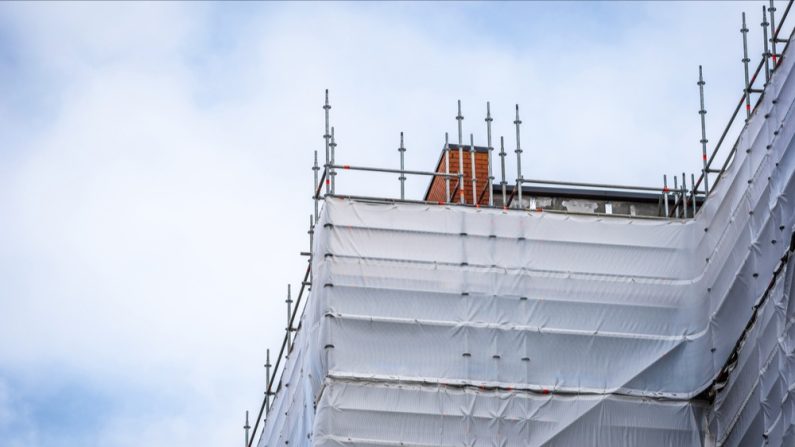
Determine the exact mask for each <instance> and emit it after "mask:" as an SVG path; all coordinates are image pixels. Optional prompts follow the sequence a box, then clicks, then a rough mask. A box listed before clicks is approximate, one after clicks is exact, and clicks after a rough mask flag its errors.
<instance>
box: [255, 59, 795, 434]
mask: <svg viewBox="0 0 795 447" xmlns="http://www.w3.org/2000/svg"><path fill="white" fill-rule="evenodd" d="M788 51H790V50H788ZM793 60H794V59H793V58H792V57H784V58H782V59H781V65H780V66H779V68H778V69H777V70H776V71H775V72H774V75H773V77H772V78H771V81H770V84H769V85H768V86H767V88H766V90H765V96H764V98H763V101H762V103H761V105H760V106H759V107H758V108H757V109H756V111H755V112H754V115H753V116H752V118H751V120H750V121H749V122H748V123H747V125H746V127H745V129H744V130H743V132H742V133H741V135H740V138H739V141H738V146H737V151H736V155H735V156H734V159H733V161H732V162H731V164H730V165H729V167H728V170H727V171H726V172H725V173H724V174H723V178H722V179H721V181H720V182H719V183H718V185H717V187H716V188H714V189H713V190H711V191H710V196H709V198H708V200H707V201H706V202H705V204H704V205H703V207H702V208H701V210H700V212H699V213H698V215H697V216H696V217H695V218H693V219H689V220H667V219H656V220H655V219H636V218H631V217H619V216H601V217H600V216H583V215H566V214H559V213H544V212H536V211H533V212H523V211H515V210H510V211H503V210H494V209H488V208H479V209H476V208H470V207H458V206H446V205H424V204H416V203H415V204H411V203H373V202H363V201H356V200H346V199H340V198H330V197H329V198H327V199H326V200H325V203H324V207H323V212H322V215H321V218H320V221H319V222H318V225H317V226H316V229H315V233H314V247H313V253H314V257H313V264H312V271H313V287H312V291H311V295H310V297H309V300H308V302H307V307H306V309H305V311H304V314H303V316H302V318H301V330H300V331H298V333H297V334H296V339H295V343H294V347H293V349H292V351H291V352H290V354H289V358H288V360H287V362H286V366H285V369H284V372H283V375H282V379H281V387H280V389H279V392H278V395H277V396H276V398H275V400H274V403H273V408H272V409H271V415H270V417H269V418H268V421H267V423H266V425H265V428H264V432H263V434H262V437H261V439H260V446H276V445H285V444H287V443H289V444H290V445H322V446H332V445H334V446H336V445H355V446H371V445H372V446H376V445H377V446H390V445H401V446H440V445H450V446H453V445H455V446H460V445H494V446H514V445H515V446H520V445H521V446H527V445H610V446H633V445H795V432H794V429H793V427H794V424H795V404H793V400H792V397H791V395H792V392H793V391H792V390H793V389H795V353H794V352H795V339H794V338H793V336H795V329H793V327H792V322H793V321H795V309H794V308H793V305H792V303H791V299H792V276H793V271H792V268H791V267H792V266H791V265H790V263H791V261H790V258H785V260H784V261H782V257H784V256H786V255H787V253H788V251H789V248H790V240H791V237H792V236H791V235H792V232H793V229H795V179H794V177H795V150H793V149H792V146H793V141H795V140H794V138H793V137H794V136H795V123H793V120H792V115H793V104H794V103H795V82H793V80H792V79H791V75H790V73H791V70H792V64H793ZM765 443H768V444H765Z"/></svg>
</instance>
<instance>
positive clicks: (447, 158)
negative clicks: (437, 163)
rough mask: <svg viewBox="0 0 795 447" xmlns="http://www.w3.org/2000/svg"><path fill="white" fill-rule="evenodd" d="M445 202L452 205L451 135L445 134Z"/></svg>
mask: <svg viewBox="0 0 795 447" xmlns="http://www.w3.org/2000/svg"><path fill="white" fill-rule="evenodd" d="M444 174H445V176H444V201H445V203H450V135H449V134H448V133H447V132H445V133H444Z"/></svg>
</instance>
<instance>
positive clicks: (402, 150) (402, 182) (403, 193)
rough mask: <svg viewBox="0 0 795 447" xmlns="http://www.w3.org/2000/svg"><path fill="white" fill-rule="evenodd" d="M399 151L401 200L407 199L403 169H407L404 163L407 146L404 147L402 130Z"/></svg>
mask: <svg viewBox="0 0 795 447" xmlns="http://www.w3.org/2000/svg"><path fill="white" fill-rule="evenodd" d="M398 152H400V177H398V179H399V180H400V200H406V174H404V173H403V171H404V170H405V169H406V166H405V165H404V161H405V160H404V154H405V153H406V148H405V147H403V132H400V147H399V148H398Z"/></svg>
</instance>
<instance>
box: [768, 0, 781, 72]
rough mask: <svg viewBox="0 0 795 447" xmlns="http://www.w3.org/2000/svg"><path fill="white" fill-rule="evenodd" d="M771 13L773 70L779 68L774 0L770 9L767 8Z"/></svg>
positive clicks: (771, 0) (771, 1)
mask: <svg viewBox="0 0 795 447" xmlns="http://www.w3.org/2000/svg"><path fill="white" fill-rule="evenodd" d="M767 11H768V12H769V13H770V49H771V50H772V53H773V54H771V57H772V59H773V70H775V69H776V67H777V66H778V64H777V62H778V53H776V5H775V3H773V0H770V7H768V8H767Z"/></svg>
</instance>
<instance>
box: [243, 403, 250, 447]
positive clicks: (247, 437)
mask: <svg viewBox="0 0 795 447" xmlns="http://www.w3.org/2000/svg"><path fill="white" fill-rule="evenodd" d="M243 430H244V431H245V432H246V443H245V444H243V445H244V446H245V447H248V439H249V436H248V432H249V430H251V425H249V424H248V410H246V423H245V425H243Z"/></svg>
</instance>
